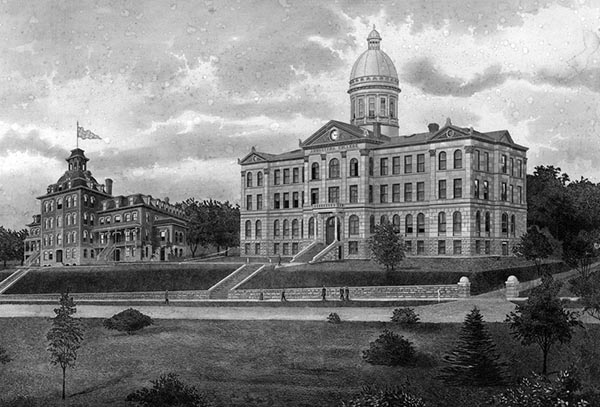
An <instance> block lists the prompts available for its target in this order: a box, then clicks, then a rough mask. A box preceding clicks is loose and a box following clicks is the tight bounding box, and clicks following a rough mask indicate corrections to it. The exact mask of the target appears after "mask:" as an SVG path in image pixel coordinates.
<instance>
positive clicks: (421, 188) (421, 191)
mask: <svg viewBox="0 0 600 407" xmlns="http://www.w3.org/2000/svg"><path fill="white" fill-rule="evenodd" d="M424 200H425V183H424V182H417V201H424Z"/></svg>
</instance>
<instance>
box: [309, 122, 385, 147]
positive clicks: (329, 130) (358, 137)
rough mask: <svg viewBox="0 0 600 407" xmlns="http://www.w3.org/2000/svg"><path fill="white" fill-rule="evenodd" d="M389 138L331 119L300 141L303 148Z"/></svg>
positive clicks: (376, 142) (372, 141) (382, 140)
mask: <svg viewBox="0 0 600 407" xmlns="http://www.w3.org/2000/svg"><path fill="white" fill-rule="evenodd" d="M389 140H390V138H389V137H387V136H383V135H380V136H379V138H377V137H376V136H375V134H374V133H373V132H372V131H370V130H367V129H363V128H361V127H358V126H354V125H353V124H348V123H344V122H340V121H337V120H330V121H328V122H327V123H326V124H325V125H324V126H323V127H321V128H320V129H319V130H317V131H316V132H314V133H313V134H312V136H310V137H309V138H307V139H306V140H305V141H303V142H300V147H301V148H302V149H306V148H319V147H324V146H329V145H343V144H348V143H356V142H361V143H364V142H367V143H374V144H381V143H383V142H385V141H389Z"/></svg>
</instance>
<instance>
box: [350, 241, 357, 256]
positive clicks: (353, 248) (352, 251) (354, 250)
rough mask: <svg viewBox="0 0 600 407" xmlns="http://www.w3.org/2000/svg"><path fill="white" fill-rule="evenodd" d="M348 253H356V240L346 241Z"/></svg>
mask: <svg viewBox="0 0 600 407" xmlns="http://www.w3.org/2000/svg"><path fill="white" fill-rule="evenodd" d="M348 254H358V242H348Z"/></svg>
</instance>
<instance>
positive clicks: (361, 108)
mask: <svg viewBox="0 0 600 407" xmlns="http://www.w3.org/2000/svg"><path fill="white" fill-rule="evenodd" d="M358 117H365V100H364V99H363V98H359V99H358Z"/></svg>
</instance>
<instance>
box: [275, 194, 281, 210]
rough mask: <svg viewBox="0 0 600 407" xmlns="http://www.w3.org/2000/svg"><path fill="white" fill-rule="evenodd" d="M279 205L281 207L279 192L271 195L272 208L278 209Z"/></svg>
mask: <svg viewBox="0 0 600 407" xmlns="http://www.w3.org/2000/svg"><path fill="white" fill-rule="evenodd" d="M280 207H281V195H280V194H279V193H276V194H275V195H274V196H273V208H274V209H279V208H280Z"/></svg>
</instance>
